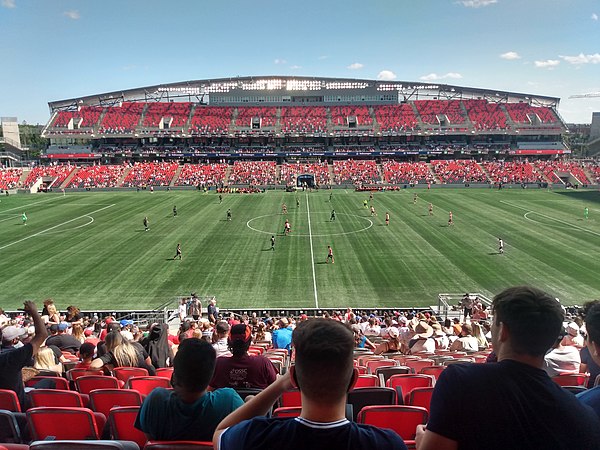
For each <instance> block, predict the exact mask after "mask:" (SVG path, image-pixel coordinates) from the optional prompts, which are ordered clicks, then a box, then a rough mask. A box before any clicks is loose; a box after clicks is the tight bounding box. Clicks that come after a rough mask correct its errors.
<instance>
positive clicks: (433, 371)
mask: <svg viewBox="0 0 600 450" xmlns="http://www.w3.org/2000/svg"><path fill="white" fill-rule="evenodd" d="M446 367H448V366H426V367H421V370H419V373H420V374H422V375H431V376H432V377H434V378H435V379H436V381H437V379H438V377H439V376H440V373H442V372H443V371H444V370H445V369H446Z"/></svg>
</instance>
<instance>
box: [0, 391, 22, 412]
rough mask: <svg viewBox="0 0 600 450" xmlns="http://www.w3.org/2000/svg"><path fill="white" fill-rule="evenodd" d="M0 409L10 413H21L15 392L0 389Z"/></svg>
mask: <svg viewBox="0 0 600 450" xmlns="http://www.w3.org/2000/svg"><path fill="white" fill-rule="evenodd" d="M0 409H4V410H6V411H11V412H21V404H20V403H19V397H17V393H16V392H15V391H11V390H10V389H0Z"/></svg>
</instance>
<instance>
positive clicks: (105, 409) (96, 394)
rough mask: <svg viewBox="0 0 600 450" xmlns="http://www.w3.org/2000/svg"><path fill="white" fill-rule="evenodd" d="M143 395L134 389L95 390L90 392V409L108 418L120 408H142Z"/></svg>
mask: <svg viewBox="0 0 600 450" xmlns="http://www.w3.org/2000/svg"><path fill="white" fill-rule="evenodd" d="M142 401H143V400H142V395H141V394H140V393H139V392H138V391H135V390H133V389H94V390H93V391H91V392H90V408H91V409H92V410H94V411H96V412H99V413H102V414H104V416H105V417H108V416H109V414H110V410H111V409H112V408H114V407H119V406H142Z"/></svg>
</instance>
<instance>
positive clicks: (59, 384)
mask: <svg viewBox="0 0 600 450" xmlns="http://www.w3.org/2000/svg"><path fill="white" fill-rule="evenodd" d="M42 380H52V381H54V383H55V385H56V386H55V388H54V389H62V390H65V391H68V390H69V382H68V381H67V379H66V378H62V377H48V376H43V375H38V376H35V377H32V378H31V379H29V380H28V381H27V382H26V383H25V386H26V387H33V386H35V385H36V383H38V382H39V381H42Z"/></svg>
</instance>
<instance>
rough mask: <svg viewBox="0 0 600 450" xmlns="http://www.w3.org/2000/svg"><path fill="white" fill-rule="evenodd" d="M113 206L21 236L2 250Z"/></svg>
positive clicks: (1, 248) (2, 248)
mask: <svg viewBox="0 0 600 450" xmlns="http://www.w3.org/2000/svg"><path fill="white" fill-rule="evenodd" d="M113 206H115V205H114V204H112V205H109V206H105V207H103V208H100V209H96V210H94V211H92V212H89V213H87V214H84V215H81V216H79V217H75V218H74V219H71V220H67V221H66V222H63V223H59V224H58V225H54V226H53V227H50V228H46V229H45V230H42V231H38V232H37V233H34V234H31V235H29V236H25V237H24V238H21V239H19V240H17V241H13V242H11V243H10V244H6V245H3V246H2V247H0V250H4V249H5V248H7V247H11V246H13V245H15V244H18V243H20V242H23V241H26V240H27V239H31V238H33V237H36V236H39V235H40V234H43V233H46V232H48V231H51V230H54V229H55V228H58V227H62V226H63V225H67V224H68V223H71V222H74V221H75V220H79V219H81V218H83V217H88V216H89V215H90V214H95V213H97V212H100V211H104V210H105V209H108V208H111V207H113Z"/></svg>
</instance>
